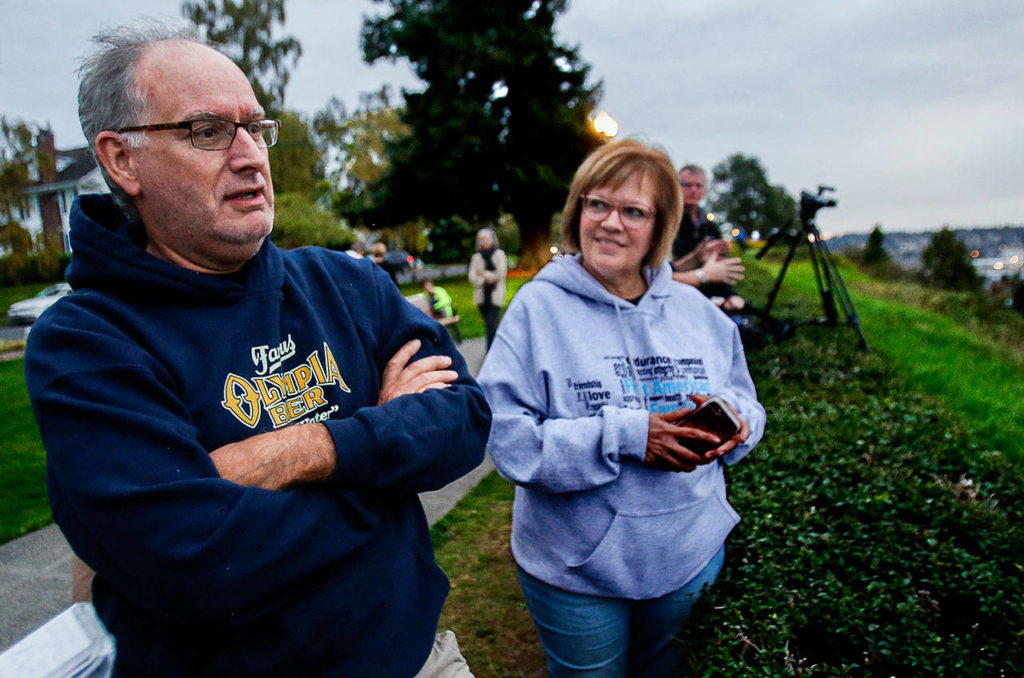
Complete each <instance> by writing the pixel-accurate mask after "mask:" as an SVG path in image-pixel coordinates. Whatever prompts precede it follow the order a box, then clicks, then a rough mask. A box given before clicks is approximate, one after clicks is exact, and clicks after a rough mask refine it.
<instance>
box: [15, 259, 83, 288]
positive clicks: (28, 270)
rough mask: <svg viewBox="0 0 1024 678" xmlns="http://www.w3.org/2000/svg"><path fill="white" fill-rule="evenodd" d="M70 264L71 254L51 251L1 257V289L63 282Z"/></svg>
mask: <svg viewBox="0 0 1024 678" xmlns="http://www.w3.org/2000/svg"><path fill="white" fill-rule="evenodd" d="M69 263H71V255H70V254H65V253H57V252H51V251H49V250H43V251H41V252H33V253H31V254H23V253H16V254H8V255H7V256H4V257H0V287H10V286H13V285H28V284H31V283H44V282H57V281H58V280H63V279H64V269H66V268H67V267H68V264H69Z"/></svg>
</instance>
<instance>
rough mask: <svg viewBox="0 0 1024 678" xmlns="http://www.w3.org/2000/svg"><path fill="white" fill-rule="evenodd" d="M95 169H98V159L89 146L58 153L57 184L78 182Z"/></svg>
mask: <svg viewBox="0 0 1024 678" xmlns="http://www.w3.org/2000/svg"><path fill="white" fill-rule="evenodd" d="M94 169H96V159H95V158H94V157H93V155H92V151H91V150H90V149H89V147H88V146H82V147H81V148H71V149H68V150H66V151H57V181H56V182H55V183H58V184H62V183H64V182H67V181H78V180H79V179H81V178H82V177H84V176H85V175H86V174H88V173H89V172H91V171H93V170H94Z"/></svg>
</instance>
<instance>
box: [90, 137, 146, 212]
mask: <svg viewBox="0 0 1024 678" xmlns="http://www.w3.org/2000/svg"><path fill="white" fill-rule="evenodd" d="M134 150H135V149H133V148H132V147H131V146H129V145H128V144H127V143H125V140H124V138H122V137H121V135H120V134H118V133H117V132H100V133H99V134H98V135H96V157H97V159H99V161H100V164H101V165H103V169H104V170H106V172H107V174H108V175H109V176H110V178H111V179H113V180H114V181H115V182H116V183H117V185H118V186H120V187H121V188H122V189H123V190H124V192H125V193H127V194H128V195H130V196H132V197H133V198H134V197H136V196H138V195H139V193H140V192H141V184H140V182H139V177H138V174H137V172H136V168H135V163H134V162H133V158H132V152H133V151H134Z"/></svg>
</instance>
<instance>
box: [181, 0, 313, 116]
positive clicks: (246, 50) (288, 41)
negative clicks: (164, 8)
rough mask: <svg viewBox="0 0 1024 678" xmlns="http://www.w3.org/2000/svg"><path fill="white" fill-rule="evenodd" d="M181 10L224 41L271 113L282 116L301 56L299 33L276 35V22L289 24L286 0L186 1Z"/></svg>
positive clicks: (213, 38) (210, 35)
mask: <svg viewBox="0 0 1024 678" xmlns="http://www.w3.org/2000/svg"><path fill="white" fill-rule="evenodd" d="M181 12H182V14H183V15H184V16H185V18H186V19H188V20H189V21H191V22H192V23H193V24H194V25H195V26H196V28H198V29H199V31H200V33H201V34H202V35H203V36H204V37H205V38H206V39H207V40H210V41H211V42H214V43H217V44H219V45H222V46H223V48H224V49H225V50H226V52H227V54H228V56H230V57H231V58H232V59H233V60H234V62H235V63H236V64H238V67H239V68H241V69H242V71H243V72H244V73H245V74H246V76H248V78H249V81H250V82H251V83H252V88H253V91H254V92H255V93H256V99H257V100H258V101H259V102H260V103H261V104H262V105H263V106H264V107H265V108H266V110H267V113H268V115H271V116H276V115H279V114H280V113H281V112H282V111H283V110H284V90H285V87H286V86H287V85H288V80H289V78H290V77H291V69H292V68H294V67H295V64H296V63H297V62H298V60H299V57H300V56H302V45H301V44H300V43H299V41H298V40H297V39H295V38H294V37H292V36H284V37H281V38H279V39H275V38H274V32H275V26H283V25H284V21H285V13H284V0H238V2H235V1H233V0H222V1H221V2H218V1H217V0H201V1H199V2H185V3H182V5H181Z"/></svg>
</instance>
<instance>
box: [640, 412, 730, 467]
mask: <svg viewBox="0 0 1024 678" xmlns="http://www.w3.org/2000/svg"><path fill="white" fill-rule="evenodd" d="M691 398H692V399H693V400H694V402H695V403H696V404H697V405H700V404H701V403H702V402H704V401H705V400H706V399H707V397H706V396H699V395H694V396H691ZM692 409H693V408H686V409H682V410H675V411H674V412H658V413H652V414H651V415H649V420H648V421H649V425H648V429H647V453H646V455H645V456H644V464H646V465H647V466H650V467H651V468H654V469H657V470H659V471H673V472H679V471H686V472H689V471H693V470H694V469H696V468H697V467H698V466H703V465H704V464H710V463H711V462H712V461H714V460H715V459H717V458H718V457H721V456H722V455H725V454H728V453H729V452H732V451H733V450H734V449H736V447H737V446H738V445H739V444H740V443H743V442H744V441H746V439H747V437H748V436H749V435H750V427H749V426H747V422H746V421H744V420H743V419H741V418H740V417H738V416H737V417H736V418H737V419H739V421H740V430H739V431H738V432H737V433H736V435H734V436H732V437H731V438H728V439H726V440H722V439H721V438H719V437H718V436H716V435H715V434H714V433H710V432H708V431H703V430H701V429H699V428H693V427H692V426H679V425H677V424H674V423H673V422H675V421H678V420H679V419H680V418H681V417H682V416H683V415H685V414H686V413H688V412H690V411H691V410H692ZM729 409H730V410H732V411H733V414H736V411H735V410H733V408H732V406H729ZM687 440H703V441H707V442H710V443H717V444H718V446H717V447H715V448H714V449H712V450H709V451H708V452H706V453H704V454H703V455H701V454H697V453H696V452H694V451H692V450H691V449H689V448H688V447H686V441H687Z"/></svg>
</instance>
